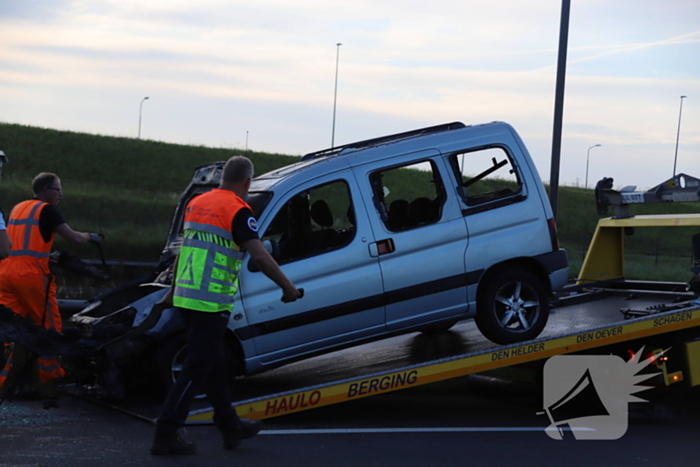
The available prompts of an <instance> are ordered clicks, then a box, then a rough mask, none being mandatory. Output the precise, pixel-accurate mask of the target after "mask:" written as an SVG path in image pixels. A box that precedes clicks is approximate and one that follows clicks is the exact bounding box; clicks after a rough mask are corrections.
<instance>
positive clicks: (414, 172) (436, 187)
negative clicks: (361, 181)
mask: <svg viewBox="0 0 700 467" xmlns="http://www.w3.org/2000/svg"><path fill="white" fill-rule="evenodd" d="M370 183H371V184H372V189H373V191H374V201H375V205H376V207H377V210H378V211H379V214H380V216H381V218H382V221H383V222H384V225H386V227H387V229H389V230H391V231H394V232H398V231H402V230H409V229H413V228H416V227H420V226H423V225H428V224H434V223H435V222H437V221H439V220H440V217H441V215H442V206H443V204H445V199H446V196H445V187H444V185H443V184H442V180H441V179H440V173H439V172H438V170H437V168H436V167H435V165H434V163H433V162H431V161H424V162H419V163H415V164H410V165H405V166H401V167H393V168H391V169H387V170H382V171H378V172H374V173H372V174H371V175H370Z"/></svg>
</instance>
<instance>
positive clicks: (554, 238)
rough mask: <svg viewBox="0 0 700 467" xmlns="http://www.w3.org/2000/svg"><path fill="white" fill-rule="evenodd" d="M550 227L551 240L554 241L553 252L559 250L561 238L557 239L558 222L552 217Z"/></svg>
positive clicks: (549, 221) (548, 223)
mask: <svg viewBox="0 0 700 467" xmlns="http://www.w3.org/2000/svg"><path fill="white" fill-rule="evenodd" d="M547 227H549V238H550V239H551V240H552V251H557V250H558V249H559V238H558V237H557V221H555V220H554V218H553V217H552V218H551V219H549V220H548V221H547Z"/></svg>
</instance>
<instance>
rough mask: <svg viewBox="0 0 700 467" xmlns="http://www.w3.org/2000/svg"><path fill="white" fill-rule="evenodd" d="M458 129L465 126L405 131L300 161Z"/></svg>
mask: <svg viewBox="0 0 700 467" xmlns="http://www.w3.org/2000/svg"><path fill="white" fill-rule="evenodd" d="M460 128H466V125H465V124H464V123H462V122H452V123H443V124H442V125H435V126H431V127H427V128H420V129H418V130H411V131H406V132H404V133H397V134H395V135H389V136H381V137H379V138H373V139H367V140H364V141H358V142H356V143H350V144H346V145H344V146H336V147H333V148H328V149H323V150H321V151H316V152H311V153H309V154H306V155H304V156H303V157H302V158H301V160H302V161H308V160H311V159H319V158H321V157H330V156H337V155H339V154H340V153H341V152H343V151H345V150H347V149H354V150H358V149H364V148H368V147H372V146H379V145H381V144H388V143H395V142H397V141H401V140H404V139H409V138H415V137H417V136H424V135H429V134H433V133H442V132H444V131H450V130H457V129H460Z"/></svg>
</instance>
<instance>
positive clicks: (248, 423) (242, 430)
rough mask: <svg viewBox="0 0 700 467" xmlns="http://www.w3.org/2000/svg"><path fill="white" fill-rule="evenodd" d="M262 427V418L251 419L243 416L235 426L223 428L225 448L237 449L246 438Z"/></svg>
mask: <svg viewBox="0 0 700 467" xmlns="http://www.w3.org/2000/svg"><path fill="white" fill-rule="evenodd" d="M261 429H262V422H261V421H260V420H250V419H249V418H241V421H240V423H239V424H238V426H236V427H235V428H231V429H226V430H221V432H222V433H223V435H224V449H226V450H229V451H230V450H233V449H236V448H237V447H238V446H240V444H241V443H242V442H243V440H244V439H249V438H252V437H253V436H255V435H257V434H258V432H259V431H260V430H261Z"/></svg>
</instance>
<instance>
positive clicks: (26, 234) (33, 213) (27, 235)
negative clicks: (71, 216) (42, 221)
mask: <svg viewBox="0 0 700 467" xmlns="http://www.w3.org/2000/svg"><path fill="white" fill-rule="evenodd" d="M45 204H48V203H36V204H35V205H34V206H32V210H31V211H30V212H29V220H31V221H34V222H29V223H28V225H29V226H30V227H28V228H27V227H25V229H24V245H22V249H23V250H29V241H30V239H31V237H32V228H31V226H37V227H38V226H39V219H38V218H36V219H35V216H36V211H37V209H39V207H40V206H44V205H45Z"/></svg>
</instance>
